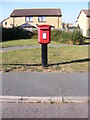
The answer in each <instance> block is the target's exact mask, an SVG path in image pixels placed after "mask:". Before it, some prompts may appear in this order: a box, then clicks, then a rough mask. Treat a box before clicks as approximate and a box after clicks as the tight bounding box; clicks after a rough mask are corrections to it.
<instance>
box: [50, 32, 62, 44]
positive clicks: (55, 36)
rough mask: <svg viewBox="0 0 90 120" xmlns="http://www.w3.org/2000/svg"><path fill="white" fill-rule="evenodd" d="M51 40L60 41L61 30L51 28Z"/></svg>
mask: <svg viewBox="0 0 90 120" xmlns="http://www.w3.org/2000/svg"><path fill="white" fill-rule="evenodd" d="M51 40H53V41H57V42H61V41H62V31H60V30H52V31H51Z"/></svg>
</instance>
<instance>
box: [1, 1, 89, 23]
mask: <svg viewBox="0 0 90 120" xmlns="http://www.w3.org/2000/svg"><path fill="white" fill-rule="evenodd" d="M6 1H8V0H6ZM6 1H5V0H4V1H2V2H1V4H0V8H1V11H0V12H1V13H0V14H1V16H0V21H2V20H3V19H5V18H7V17H9V16H10V14H11V12H12V11H13V10H14V9H20V8H61V12H62V22H66V23H73V24H75V21H76V20H77V16H78V14H79V12H80V10H81V9H88V7H89V5H88V2H87V0H82V1H84V2H70V1H69V2H65V1H64V2H54V1H53V2H35V1H34V0H33V1H34V2H19V1H17V2H14V1H13V2H6ZM22 1H23V0H22ZM24 1H25V0H24ZM26 1H28V0H26ZM46 1H47V0H46ZM85 1H86V2H85Z"/></svg>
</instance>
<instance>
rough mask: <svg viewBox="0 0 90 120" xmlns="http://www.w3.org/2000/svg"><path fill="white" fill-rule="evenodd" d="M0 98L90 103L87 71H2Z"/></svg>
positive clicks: (4, 99) (2, 99)
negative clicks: (0, 92)
mask: <svg viewBox="0 0 90 120" xmlns="http://www.w3.org/2000/svg"><path fill="white" fill-rule="evenodd" d="M0 101H3V102H16V103H17V102H25V103H51V104H52V103H79V102H86V103H87V102H89V101H90V100H89V99H88V73H60V72H58V73H55V72H7V73H2V94H1V96H0Z"/></svg>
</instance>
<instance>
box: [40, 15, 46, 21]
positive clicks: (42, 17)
mask: <svg viewBox="0 0 90 120" xmlns="http://www.w3.org/2000/svg"><path fill="white" fill-rule="evenodd" d="M38 21H39V22H46V17H45V16H39V17H38Z"/></svg>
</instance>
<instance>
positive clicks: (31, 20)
mask: <svg viewBox="0 0 90 120" xmlns="http://www.w3.org/2000/svg"><path fill="white" fill-rule="evenodd" d="M25 21H26V22H33V17H32V16H30V17H25Z"/></svg>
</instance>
